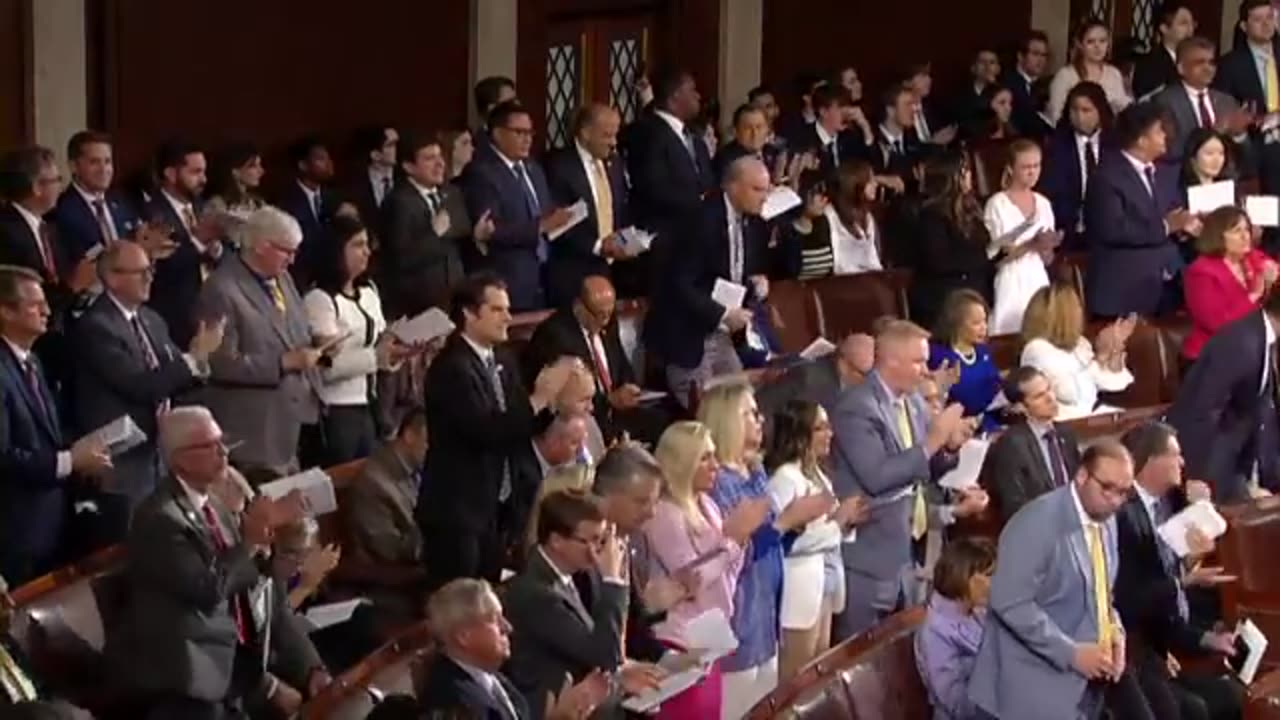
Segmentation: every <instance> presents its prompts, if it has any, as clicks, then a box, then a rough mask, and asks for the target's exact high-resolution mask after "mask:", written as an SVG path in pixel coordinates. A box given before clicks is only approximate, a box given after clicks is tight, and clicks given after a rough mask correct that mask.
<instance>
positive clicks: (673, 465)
mask: <svg viewBox="0 0 1280 720" xmlns="http://www.w3.org/2000/svg"><path fill="white" fill-rule="evenodd" d="M711 445H713V443H712V440H711V430H709V429H708V428H707V426H706V425H703V424H702V423H700V422H694V421H692V420H682V421H680V422H677V423H673V424H672V425H671V426H670V427H668V428H667V429H666V430H665V431H664V432H663V433H662V437H660V438H658V447H657V448H655V449H654V451H653V456H654V459H656V460H657V461H658V465H660V466H662V496H663V497H665V498H666V499H667V500H670V501H671V502H672V503H674V504H675V505H676V507H678V508H680V510H681V512H683V513H684V516H685V520H686V521H687V522H688V523H689V525H690V526H692V527H694V528H697V529H702V528H703V527H705V526H706V521H705V520H704V519H703V517H702V511H701V510H700V509H699V508H698V491H697V490H695V489H694V487H693V476H694V474H695V473H697V472H698V465H699V463H701V462H702V454H703V453H705V452H706V451H707V448H708V447H710V446H711Z"/></svg>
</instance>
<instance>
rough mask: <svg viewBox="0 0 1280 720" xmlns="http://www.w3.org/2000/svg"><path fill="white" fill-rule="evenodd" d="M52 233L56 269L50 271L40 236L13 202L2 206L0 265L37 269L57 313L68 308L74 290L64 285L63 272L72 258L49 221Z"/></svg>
mask: <svg viewBox="0 0 1280 720" xmlns="http://www.w3.org/2000/svg"><path fill="white" fill-rule="evenodd" d="M44 227H45V228H46V229H47V232H48V233H49V235H48V249H49V252H50V253H52V256H53V257H52V260H53V265H54V270H55V272H54V273H53V274H50V273H49V272H48V269H47V268H46V266H45V262H44V255H43V254H42V253H41V250H40V238H39V237H37V236H36V233H35V232H34V231H32V229H31V225H29V224H28V223H27V220H26V218H24V217H23V216H22V214H21V213H20V212H19V211H18V209H17V208H15V207H13V206H12V205H4V206H3V207H0V264H4V265H17V266H19V267H24V268H27V269H28V270H31V271H32V272H35V273H37V274H39V275H40V277H41V278H43V279H44V293H45V299H47V300H48V301H49V305H50V307H51V308H52V309H53V311H54V312H55V313H58V312H61V311H62V310H63V309H65V308H66V307H67V306H68V305H69V303H70V300H71V293H70V292H69V291H68V290H67V288H66V287H65V286H64V285H63V284H62V282H61V278H60V277H59V276H60V275H62V276H65V275H66V273H67V272H68V271H69V270H70V268H69V267H68V265H69V264H70V260H69V259H68V257H67V255H66V254H65V253H64V252H62V249H61V248H62V243H59V242H57V240H56V239H55V238H54V237H53V231H54V226H53V224H52V223H45V225H44Z"/></svg>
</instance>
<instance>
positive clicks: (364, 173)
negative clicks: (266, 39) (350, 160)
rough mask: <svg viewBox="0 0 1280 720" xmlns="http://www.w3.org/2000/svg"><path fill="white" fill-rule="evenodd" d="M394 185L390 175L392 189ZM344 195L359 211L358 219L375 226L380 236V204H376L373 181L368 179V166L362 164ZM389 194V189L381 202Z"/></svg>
mask: <svg viewBox="0 0 1280 720" xmlns="http://www.w3.org/2000/svg"><path fill="white" fill-rule="evenodd" d="M394 186H395V178H394V176H393V177H392V189H394ZM343 195H344V197H345V198H346V199H347V200H349V201H350V202H351V203H352V204H354V205H355V206H356V210H358V211H359V212H360V219H361V220H362V221H363V222H364V224H365V225H366V226H368V227H369V228H376V229H377V232H376V233H375V234H377V235H378V236H379V237H381V236H382V231H383V227H382V206H380V205H378V196H377V195H376V194H375V193H374V188H373V183H372V182H371V181H370V179H369V166H368V165H365V166H362V167H361V168H360V170H359V172H358V173H357V174H356V177H355V178H354V179H352V180H351V184H350V185H349V186H348V187H347V189H346V191H345V192H344V193H343ZM390 196H391V191H390V190H388V191H387V194H386V195H385V196H383V198H382V202H383V204H385V203H386V202H387V198H388V197H390Z"/></svg>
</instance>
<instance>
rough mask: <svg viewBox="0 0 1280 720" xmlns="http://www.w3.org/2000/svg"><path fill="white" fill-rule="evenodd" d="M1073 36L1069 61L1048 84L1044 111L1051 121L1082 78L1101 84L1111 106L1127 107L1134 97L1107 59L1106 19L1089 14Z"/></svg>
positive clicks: (1121, 76) (1059, 115)
mask: <svg viewBox="0 0 1280 720" xmlns="http://www.w3.org/2000/svg"><path fill="white" fill-rule="evenodd" d="M1072 39H1073V43H1072V46H1071V62H1070V63H1068V64H1067V65H1064V66H1063V67H1062V69H1061V70H1059V71H1058V73H1057V74H1056V75H1054V76H1053V82H1052V83H1051V84H1050V85H1049V106H1048V107H1047V108H1046V109H1045V112H1046V114H1047V115H1048V116H1049V120H1050V122H1054V123H1056V122H1058V118H1060V117H1062V113H1063V112H1064V111H1065V110H1066V106H1067V94H1068V93H1070V92H1071V88H1073V87H1075V86H1076V84H1078V83H1080V82H1083V81H1085V80H1088V81H1089V82H1095V83H1097V84H1098V85H1100V86H1102V89H1103V91H1104V92H1106V94H1107V103H1108V104H1110V106H1111V109H1112V110H1115V111H1116V112H1119V111H1121V110H1123V109H1124V108H1126V107H1128V106H1129V105H1130V104H1131V103H1132V102H1133V98H1132V97H1131V96H1130V95H1129V91H1128V90H1127V89H1125V84H1124V76H1123V75H1121V74H1120V70H1119V68H1117V67H1116V66H1115V65H1112V64H1111V63H1109V62H1107V56H1108V54H1109V53H1110V52H1111V31H1110V30H1108V29H1107V25H1106V23H1104V22H1102V21H1101V20H1099V19H1097V18H1089V19H1087V20H1085V21H1084V22H1083V23H1081V24H1080V26H1079V27H1078V28H1076V32H1075V34H1074V35H1073V36H1072Z"/></svg>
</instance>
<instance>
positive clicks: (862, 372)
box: [756, 333, 876, 419]
mask: <svg viewBox="0 0 1280 720" xmlns="http://www.w3.org/2000/svg"><path fill="white" fill-rule="evenodd" d="M875 352H876V341H875V338H873V337H871V336H870V335H866V334H864V333H853V334H851V335H847V336H845V338H844V339H843V340H841V341H840V344H839V345H837V346H836V349H835V351H834V352H830V353H828V354H826V355H823V356H822V357H820V358H817V359H816V360H812V361H810V362H803V363H800V364H798V365H796V366H795V367H792V368H790V369H788V370H787V371H786V372H785V373H784V374H783V375H782V377H781V378H779V379H778V380H777V381H776V382H772V383H769V384H767V385H765V386H764V387H762V388H760V389H759V390H757V391H756V402H757V403H758V404H759V405H760V412H761V413H762V414H764V416H765V418H766V419H768V418H772V417H773V414H774V413H775V412H776V411H777V410H779V409H781V408H782V406H783V405H786V404H787V403H788V402H790V401H791V400H806V401H809V402H815V403H818V404H819V405H822V406H823V407H826V408H830V407H832V406H833V405H835V402H836V398H838V397H839V396H840V392H841V391H842V390H844V389H845V388H848V387H852V386H854V385H859V384H861V383H862V381H863V380H865V379H866V377H867V373H869V372H871V365H872V363H873V362H874V360H875Z"/></svg>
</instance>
